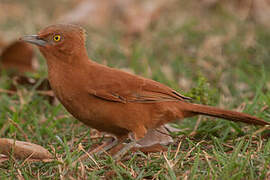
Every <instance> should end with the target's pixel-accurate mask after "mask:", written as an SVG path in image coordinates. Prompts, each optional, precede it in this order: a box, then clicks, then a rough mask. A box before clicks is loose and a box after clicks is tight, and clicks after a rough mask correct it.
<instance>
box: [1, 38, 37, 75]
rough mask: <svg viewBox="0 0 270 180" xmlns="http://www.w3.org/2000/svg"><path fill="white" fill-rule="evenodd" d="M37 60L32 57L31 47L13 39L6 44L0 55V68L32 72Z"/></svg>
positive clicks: (35, 67)
mask: <svg viewBox="0 0 270 180" xmlns="http://www.w3.org/2000/svg"><path fill="white" fill-rule="evenodd" d="M37 67H38V62H37V60H36V59H34V51H33V47H32V46H31V45H29V44H27V43H25V42H22V41H15V42H13V43H11V44H9V45H8V46H6V47H5V48H4V49H3V51H2V53H1V55H0V68H1V69H6V70H15V71H16V72H15V73H16V74H17V72H20V73H23V72H33V71H35V70H36V69H37Z"/></svg>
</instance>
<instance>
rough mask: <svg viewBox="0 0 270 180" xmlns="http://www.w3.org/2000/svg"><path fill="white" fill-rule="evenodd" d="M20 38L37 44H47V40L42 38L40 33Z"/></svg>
mask: <svg viewBox="0 0 270 180" xmlns="http://www.w3.org/2000/svg"><path fill="white" fill-rule="evenodd" d="M20 40H22V41H25V42H28V43H31V44H35V45H38V46H45V45H46V44H47V41H45V40H43V39H41V38H40V37H39V36H38V35H27V36H23V37H22V38H20Z"/></svg>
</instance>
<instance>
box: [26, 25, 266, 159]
mask: <svg viewBox="0 0 270 180" xmlns="http://www.w3.org/2000/svg"><path fill="white" fill-rule="evenodd" d="M21 40H22V41H25V42H28V43H32V44H34V45H37V46H38V48H39V50H40V52H41V53H42V54H43V56H44V57H45V59H46V64H47V68H48V79H49V82H50V85H51V88H52V90H53V91H54V93H55V95H56V97H57V98H58V99H59V101H60V102H61V104H62V105H63V106H64V107H65V108H66V110H67V111H68V112H69V113H70V114H72V115H73V116H74V117H75V118H76V119H78V120H79V121H81V122H83V123H84V124H86V125H88V126H90V127H92V128H95V129H97V130H98V131H102V132H107V133H111V134H113V135H114V136H115V137H116V138H117V140H115V141H113V142H111V143H108V144H107V145H106V147H109V148H111V147H117V146H118V145H119V144H121V143H123V142H124V141H125V140H126V139H128V138H130V133H131V134H132V138H131V139H132V141H131V142H130V143H128V144H127V145H125V146H124V147H123V148H122V149H120V150H119V151H118V152H117V153H116V154H115V156H114V158H116V159H119V158H121V156H123V154H125V153H127V152H128V150H130V148H131V147H133V146H134V144H135V143H136V142H138V141H139V140H140V139H142V138H143V137H144V136H145V135H146V133H147V132H148V131H149V130H151V129H155V128H158V127H160V126H162V125H164V124H166V123H169V122H174V121H177V120H181V119H184V118H187V117H193V116H196V115H206V116H212V117H216V118H223V119H227V120H231V121H236V122H244V123H248V124H254V125H262V126H264V125H269V124H270V123H269V122H267V121H264V120H263V119H260V118H257V117H255V116H252V115H249V114H246V113H240V112H235V111H230V110H224V109H220V108H217V107H213V106H208V105H202V104H195V103H193V102H191V101H190V100H191V98H189V97H186V96H184V95H182V94H180V93H178V92H177V91H176V90H174V89H172V88H170V87H168V86H166V85H164V84H162V83H159V82H157V81H154V80H151V79H147V78H144V77H141V76H138V75H135V74H131V73H128V72H125V71H121V70H119V69H116V68H111V67H108V66H105V65H102V64H99V63H97V62H95V61H93V60H91V59H90V58H89V57H88V54H87V49H86V46H85V40H86V31H85V30H84V28H82V27H81V26H79V25H74V24H54V25H50V26H48V27H45V28H44V29H42V30H40V31H39V33H38V34H36V35H26V36H23V37H22V38H21Z"/></svg>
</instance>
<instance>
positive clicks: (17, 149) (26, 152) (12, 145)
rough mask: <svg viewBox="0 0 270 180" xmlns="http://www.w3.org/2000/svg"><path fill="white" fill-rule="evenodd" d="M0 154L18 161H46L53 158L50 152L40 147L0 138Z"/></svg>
mask: <svg viewBox="0 0 270 180" xmlns="http://www.w3.org/2000/svg"><path fill="white" fill-rule="evenodd" d="M0 153H1V154H4V155H6V156H10V155H13V156H14V157H15V158H18V159H26V158H28V159H35V160H48V159H52V158H53V156H52V155H51V154H50V152H49V151H48V150H46V149H45V148H43V147H42V146H40V145H37V144H33V143H29V142H24V141H16V140H14V139H8V138H0Z"/></svg>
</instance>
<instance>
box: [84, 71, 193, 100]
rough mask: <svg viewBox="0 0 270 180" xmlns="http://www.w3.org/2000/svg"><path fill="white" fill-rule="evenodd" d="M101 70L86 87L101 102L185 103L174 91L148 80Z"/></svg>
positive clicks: (187, 98) (185, 98)
mask: <svg viewBox="0 0 270 180" xmlns="http://www.w3.org/2000/svg"><path fill="white" fill-rule="evenodd" d="M103 68H104V69H102V73H100V74H101V76H99V77H95V78H93V79H95V82H92V83H91V85H89V86H88V87H89V88H88V93H89V94H91V95H93V96H95V97H98V98H100V99H103V100H107V101H113V102H120V103H127V102H137V103H152V102H164V101H179V100H180V101H185V100H190V99H191V98H189V97H185V96H183V95H181V94H180V93H178V92H176V91H175V90H173V89H171V88H169V87H167V86H165V85H163V84H161V83H159V82H156V81H153V80H150V79H146V78H143V77H140V76H136V75H132V74H130V73H126V72H123V71H119V70H116V69H112V68H107V67H106V68H105V67H103Z"/></svg>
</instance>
